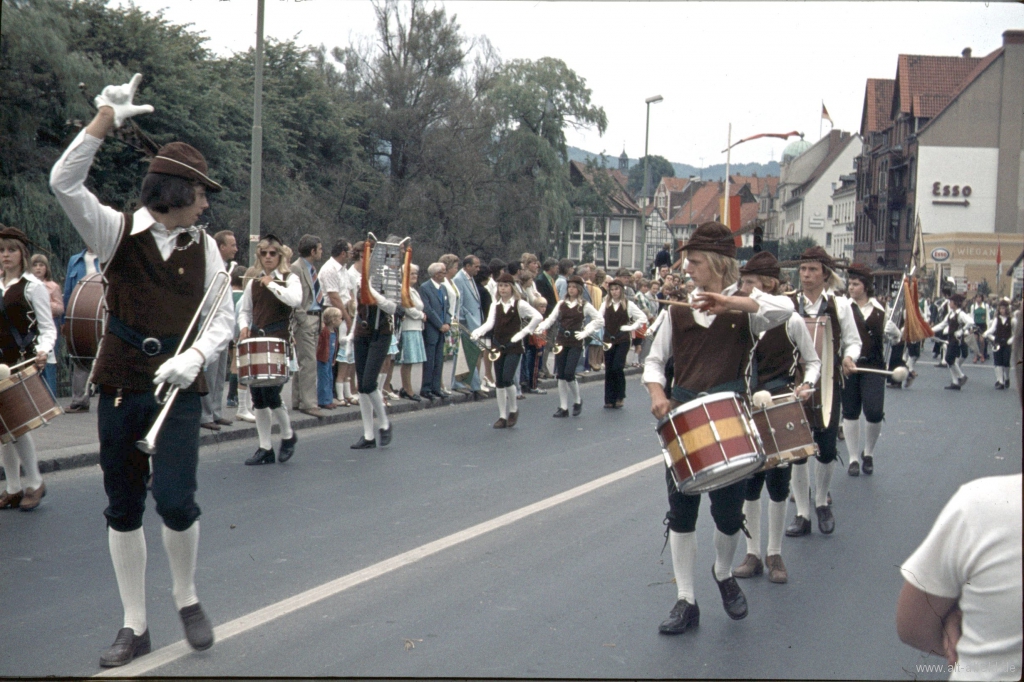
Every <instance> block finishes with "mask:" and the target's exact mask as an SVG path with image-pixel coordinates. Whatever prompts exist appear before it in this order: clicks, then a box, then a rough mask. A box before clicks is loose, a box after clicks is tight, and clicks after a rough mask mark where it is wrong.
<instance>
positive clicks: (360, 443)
mask: <svg viewBox="0 0 1024 682" xmlns="http://www.w3.org/2000/svg"><path fill="white" fill-rule="evenodd" d="M349 447H350V448H352V449H353V450H369V449H370V448H375V447H377V441H376V440H366V439H365V438H364V437H362V436H359V440H357V441H356V442H355V443H353V444H352V445H350V446H349Z"/></svg>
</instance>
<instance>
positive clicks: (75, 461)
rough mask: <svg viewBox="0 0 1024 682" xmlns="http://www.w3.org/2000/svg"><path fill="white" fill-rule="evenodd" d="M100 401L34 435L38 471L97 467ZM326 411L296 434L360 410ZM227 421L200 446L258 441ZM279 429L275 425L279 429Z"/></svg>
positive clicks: (243, 426)
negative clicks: (97, 409) (239, 441)
mask: <svg viewBox="0 0 1024 682" xmlns="http://www.w3.org/2000/svg"><path fill="white" fill-rule="evenodd" d="M638 374H640V369H639V368H636V367H627V368H626V376H631V375H638ZM576 378H577V379H578V380H579V382H580V383H581V384H585V383H592V382H595V381H604V372H603V371H601V372H589V373H587V374H581V375H578V376H577V377H576ZM539 386H540V387H541V388H543V389H545V390H548V391H550V392H551V393H556V389H557V382H556V381H555V380H554V379H548V380H545V381H541V382H539ZM290 387H291V382H289V383H288V384H286V385H285V390H284V391H283V392H282V395H281V399H282V401H283V403H284V404H285V405H291V390H290ZM551 393H549V394H548V395H547V396H539V395H531V396H529V397H528V398H527V400H529V401H534V400H537V401H539V400H543V399H545V398H547V399H548V401H549V402H550V401H551V400H556V398H557V393H556V395H555V396H552V395H551ZM487 398H488V399H493V398H494V392H493V390H492V391H491V392H490V393H489V394H488V396H487ZM57 402H58V403H59V404H60V406H61V407H62V408H67V406H68V404H69V403H70V402H71V399H70V398H59V399H58V400H57ZM97 402H98V401H97V399H96V398H95V397H94V398H93V400H92V401H91V404H90V408H91V409H90V410H89V412H84V413H78V414H63V415H60V416H59V417H57V418H56V419H54V420H53V421H51V422H49V423H47V424H45V425H43V426H41V427H40V428H38V429H35V430H34V431H32V432H31V433H32V437H33V438H34V439H35V442H36V451H37V453H38V455H39V470H40V471H41V472H42V473H49V472H53V471H61V470H64V469H75V468H78V467H86V466H92V465H93V464H99V462H100V444H99V437H98V435H97V428H96V405H97ZM465 402H473V398H472V396H469V395H466V394H463V393H457V392H453V393H452V396H451V398H449V399H447V400H444V401H440V400H436V401H433V402H431V401H429V400H421V401H420V402H413V401H411V400H396V401H393V402H392V405H391V407H390V408H389V409H388V414H389V415H395V414H404V413H406V412H413V411H415V410H428V409H437V408H443V407H449V406H455V405H458V404H460V403H465ZM323 412H324V413H325V414H326V415H327V416H326V417H324V418H323V419H317V418H316V417H310V416H309V415H305V414H303V413H301V412H298V411H297V410H295V411H291V419H292V427H293V428H295V429H296V430H302V429H308V428H313V427H316V426H325V425H328V424H341V423H344V422H354V421H359V419H360V416H359V408H358V407H338V408H336V409H333V410H323ZM223 417H224V418H225V419H229V420H231V421H232V425H231V426H223V427H221V430H220V431H218V432H213V431H208V430H206V429H200V431H201V435H200V438H199V445H200V447H202V446H206V445H214V444H216V443H226V442H229V441H234V440H240V439H250V440H252V442H253V443H255V442H256V425H255V424H252V423H250V422H244V421H235V420H234V418H235V409H234V408H229V407H226V408H224V412H223ZM276 428H277V427H276V426H275V430H276ZM0 478H2V471H0Z"/></svg>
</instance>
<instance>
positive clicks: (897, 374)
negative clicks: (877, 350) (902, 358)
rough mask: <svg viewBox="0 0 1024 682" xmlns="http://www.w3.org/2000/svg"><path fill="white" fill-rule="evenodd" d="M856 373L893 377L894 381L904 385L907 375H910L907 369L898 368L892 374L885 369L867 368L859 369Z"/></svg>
mask: <svg viewBox="0 0 1024 682" xmlns="http://www.w3.org/2000/svg"><path fill="white" fill-rule="evenodd" d="M855 371H857V372H860V373H862V374H883V375H885V376H887V377H892V379H893V381H898V382H900V383H903V381H904V380H906V378H907V375H908V374H909V373H910V372H909V370H907V368H906V367H897V368H896V369H894V370H892V371H891V372H887V371H886V370H884V369H869V368H867V367H858V368H857V369H856V370H855Z"/></svg>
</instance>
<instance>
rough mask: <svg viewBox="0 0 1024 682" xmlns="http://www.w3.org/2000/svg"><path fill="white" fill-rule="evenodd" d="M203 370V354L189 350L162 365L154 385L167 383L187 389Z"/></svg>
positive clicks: (155, 377) (157, 372) (154, 379)
mask: <svg viewBox="0 0 1024 682" xmlns="http://www.w3.org/2000/svg"><path fill="white" fill-rule="evenodd" d="M202 368H203V356H202V354H201V353H200V352H199V351H197V350H192V349H189V350H187V351H185V352H184V353H182V354H181V355H175V356H174V357H173V358H171V359H170V360H167V361H166V362H164V364H162V365H160V367H159V368H158V369H157V370H156V376H154V377H153V383H154V384H162V383H164V382H165V381H166V382H167V383H170V384H174V385H175V386H177V387H178V388H187V387H188V386H191V385H192V382H193V381H195V380H196V377H197V376H198V375H199V370H201V369H202Z"/></svg>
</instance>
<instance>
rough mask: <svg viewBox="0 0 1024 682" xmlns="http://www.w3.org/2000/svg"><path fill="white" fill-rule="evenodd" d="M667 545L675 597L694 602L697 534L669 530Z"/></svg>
mask: <svg viewBox="0 0 1024 682" xmlns="http://www.w3.org/2000/svg"><path fill="white" fill-rule="evenodd" d="M668 546H669V549H670V550H671V551H672V572H673V573H674V574H675V576H676V592H677V593H678V596H677V597H676V599H685V600H686V601H688V602H690V603H691V604H696V603H697V600H696V598H695V597H694V595H693V567H694V565H695V564H696V563H697V534H696V533H677V532H675V531H674V530H670V531H669V532H668Z"/></svg>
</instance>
